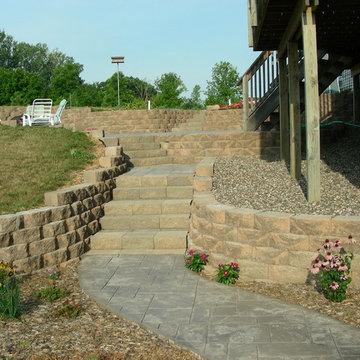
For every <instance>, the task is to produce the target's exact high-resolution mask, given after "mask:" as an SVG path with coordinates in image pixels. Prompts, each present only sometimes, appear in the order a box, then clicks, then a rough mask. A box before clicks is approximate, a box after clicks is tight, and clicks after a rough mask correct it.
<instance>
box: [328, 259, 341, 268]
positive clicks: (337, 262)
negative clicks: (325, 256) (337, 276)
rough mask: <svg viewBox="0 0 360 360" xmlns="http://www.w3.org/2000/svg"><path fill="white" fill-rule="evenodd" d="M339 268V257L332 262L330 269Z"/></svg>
mask: <svg viewBox="0 0 360 360" xmlns="http://www.w3.org/2000/svg"><path fill="white" fill-rule="evenodd" d="M338 266H340V261H339V258H338V257H335V258H334V259H333V260H332V262H331V264H330V267H331V268H332V269H333V268H336V267H338Z"/></svg>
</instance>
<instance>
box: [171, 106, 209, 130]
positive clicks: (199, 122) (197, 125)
mask: <svg viewBox="0 0 360 360" xmlns="http://www.w3.org/2000/svg"><path fill="white" fill-rule="evenodd" d="M204 117H205V113H204V111H199V112H196V113H195V114H194V116H193V117H192V118H190V119H187V120H186V122H184V123H182V124H180V125H178V126H175V127H173V128H172V129H171V131H172V132H194V131H202V130H203V121H204Z"/></svg>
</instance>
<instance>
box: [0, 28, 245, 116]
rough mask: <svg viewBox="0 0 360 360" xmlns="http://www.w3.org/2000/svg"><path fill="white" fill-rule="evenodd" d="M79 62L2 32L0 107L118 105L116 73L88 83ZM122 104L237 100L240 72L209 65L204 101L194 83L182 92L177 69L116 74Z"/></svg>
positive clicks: (190, 106)
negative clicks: (41, 102) (147, 75)
mask: <svg viewBox="0 0 360 360" xmlns="http://www.w3.org/2000/svg"><path fill="white" fill-rule="evenodd" d="M82 71H83V65H81V64H79V63H76V62H75V61H74V59H73V58H72V57H70V56H67V55H65V54H63V53H61V52H60V51H58V50H52V51H50V50H49V48H48V46H47V45H46V44H40V43H39V44H36V45H30V44H27V43H24V42H17V41H15V40H14V39H13V37H12V36H10V35H7V34H6V33H5V32H4V31H0V106H1V105H27V104H30V103H31V102H32V101H33V100H34V99H35V98H52V99H53V100H54V103H58V102H60V101H61V99H63V98H65V99H67V100H68V103H69V104H70V105H71V106H92V107H116V106H117V105H118V97H117V91H118V90H117V73H114V74H113V75H112V76H111V77H110V78H109V79H107V80H106V81H103V82H96V83H93V84H87V83H85V82H84V80H83V79H82V78H81V76H80V74H81V72H82ZM119 77H120V98H121V100H120V102H121V107H122V108H125V109H141V108H146V106H147V102H148V100H151V104H152V107H157V108H183V109H201V108H203V107H204V105H205V104H220V103H226V102H227V101H228V99H231V101H232V102H233V103H234V102H237V101H240V99H241V89H240V88H239V87H238V86H237V83H238V81H239V74H238V73H237V71H236V68H234V67H233V66H232V65H231V64H230V63H228V62H220V63H219V64H215V66H214V68H213V69H212V80H211V81H208V84H207V88H206V91H204V94H205V96H206V99H205V101H203V100H202V96H201V88H200V86H199V85H196V86H195V87H194V88H193V90H192V92H191V95H190V97H184V96H182V95H183V93H184V92H185V91H187V88H186V86H185V84H184V83H183V81H182V80H181V78H180V76H179V75H177V74H175V73H172V72H170V73H166V74H163V75H161V76H160V77H159V78H158V79H156V80H155V81H154V84H150V83H149V82H147V81H146V80H141V79H139V78H136V77H132V76H125V75H124V74H123V73H121V72H120V73H119Z"/></svg>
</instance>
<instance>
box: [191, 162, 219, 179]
mask: <svg viewBox="0 0 360 360" xmlns="http://www.w3.org/2000/svg"><path fill="white" fill-rule="evenodd" d="M214 162H215V158H205V159H203V160H202V161H201V162H200V163H199V164H198V165H197V166H196V172H195V173H196V175H197V176H201V177H212V176H213V175H214Z"/></svg>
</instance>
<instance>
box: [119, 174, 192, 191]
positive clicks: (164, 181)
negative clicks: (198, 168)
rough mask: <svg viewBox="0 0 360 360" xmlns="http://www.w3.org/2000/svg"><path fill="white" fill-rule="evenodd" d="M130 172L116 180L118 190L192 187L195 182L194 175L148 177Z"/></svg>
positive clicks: (156, 175) (155, 175) (152, 175)
mask: <svg viewBox="0 0 360 360" xmlns="http://www.w3.org/2000/svg"><path fill="white" fill-rule="evenodd" d="M132 174H133V172H128V173H126V174H124V175H123V176H119V177H117V178H116V187H117V188H133V187H157V186H192V184H193V181H194V174H193V173H187V174H186V173H185V174H180V173H178V174H173V175H171V174H169V175H163V174H151V175H147V176H144V175H143V176H141V175H132Z"/></svg>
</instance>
